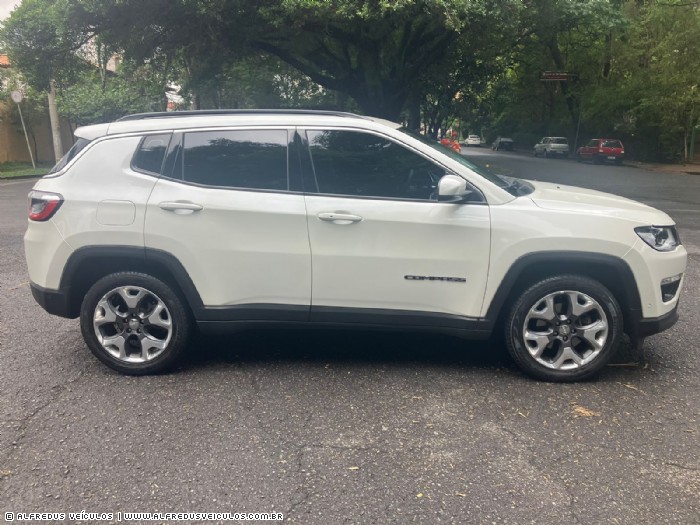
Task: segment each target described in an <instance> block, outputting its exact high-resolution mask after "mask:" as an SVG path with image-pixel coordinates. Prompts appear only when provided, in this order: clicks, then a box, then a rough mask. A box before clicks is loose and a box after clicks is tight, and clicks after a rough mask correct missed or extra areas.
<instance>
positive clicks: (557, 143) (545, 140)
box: [532, 137, 569, 158]
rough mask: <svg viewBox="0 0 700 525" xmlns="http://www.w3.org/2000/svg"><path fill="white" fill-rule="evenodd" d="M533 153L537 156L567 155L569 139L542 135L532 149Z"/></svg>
mask: <svg viewBox="0 0 700 525" xmlns="http://www.w3.org/2000/svg"><path fill="white" fill-rule="evenodd" d="M532 153H533V155H534V156H535V157H539V156H540V155H543V156H544V158H547V157H564V158H566V157H568V156H569V141H568V140H567V138H566V137H542V140H540V141H539V142H538V143H537V144H535V149H534V150H533V152H532Z"/></svg>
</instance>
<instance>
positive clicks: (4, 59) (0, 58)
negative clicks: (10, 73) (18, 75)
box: [0, 55, 10, 67]
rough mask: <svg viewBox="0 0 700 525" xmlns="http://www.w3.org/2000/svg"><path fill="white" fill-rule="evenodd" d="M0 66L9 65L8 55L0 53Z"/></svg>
mask: <svg viewBox="0 0 700 525" xmlns="http://www.w3.org/2000/svg"><path fill="white" fill-rule="evenodd" d="M0 67H10V57H8V56H7V55H0Z"/></svg>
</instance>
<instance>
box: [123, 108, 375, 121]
mask: <svg viewBox="0 0 700 525" xmlns="http://www.w3.org/2000/svg"><path fill="white" fill-rule="evenodd" d="M211 115H329V116H333V117H350V118H362V119H366V118H368V117H365V116H362V115H356V114H355V113H348V112H345V111H327V110H321V109H200V110H193V111H161V112H154V113H134V114H133V115H126V116H124V117H122V118H119V119H117V122H123V121H125V120H144V119H150V118H176V117H205V116H211Z"/></svg>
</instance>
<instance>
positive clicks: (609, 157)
mask: <svg viewBox="0 0 700 525" xmlns="http://www.w3.org/2000/svg"><path fill="white" fill-rule="evenodd" d="M624 158H625V147H624V146H623V145H622V142H620V141H619V140H617V139H591V140H590V141H589V142H588V144H586V145H585V146H581V147H580V148H579V149H578V151H576V160H577V161H579V162H581V161H583V160H591V161H593V162H594V163H596V164H602V163H604V162H605V161H611V162H614V163H615V164H622V161H623V160H624Z"/></svg>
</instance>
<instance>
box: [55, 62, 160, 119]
mask: <svg viewBox="0 0 700 525" xmlns="http://www.w3.org/2000/svg"><path fill="white" fill-rule="evenodd" d="M135 73H138V71H137V72H134V73H132V74H131V75H128V76H127V75H123V74H111V75H107V77H106V78H103V77H102V75H101V74H100V73H99V72H98V71H97V70H93V71H88V72H86V73H84V74H83V75H82V76H81V77H80V78H78V79H77V81H76V82H75V83H73V84H72V85H70V86H67V87H65V88H64V89H63V90H62V91H61V94H60V95H59V97H58V100H57V103H58V109H59V112H60V114H61V115H62V116H63V117H65V118H67V119H69V120H70V121H71V122H74V123H75V124H78V125H84V124H94V123H98V122H111V121H113V120H116V119H118V118H119V117H122V116H124V115H127V114H129V113H141V112H145V111H161V110H163V109H164V108H163V104H164V100H163V97H164V95H163V91H162V90H161V89H160V86H158V85H157V84H156V85H153V83H148V82H143V81H139V79H138V76H137V75H136V74H135Z"/></svg>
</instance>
